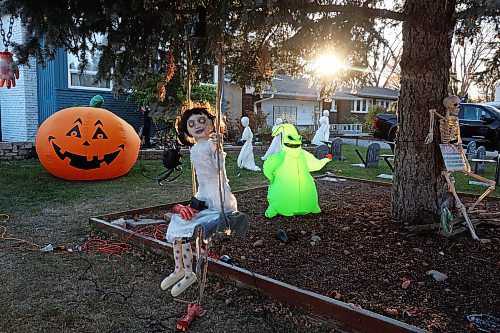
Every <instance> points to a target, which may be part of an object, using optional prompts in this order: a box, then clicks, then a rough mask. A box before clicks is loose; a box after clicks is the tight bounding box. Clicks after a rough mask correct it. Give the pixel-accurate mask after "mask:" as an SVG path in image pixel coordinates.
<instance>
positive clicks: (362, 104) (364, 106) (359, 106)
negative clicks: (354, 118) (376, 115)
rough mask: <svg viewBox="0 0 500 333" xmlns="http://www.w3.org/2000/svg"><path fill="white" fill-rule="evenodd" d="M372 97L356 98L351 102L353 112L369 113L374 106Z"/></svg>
mask: <svg viewBox="0 0 500 333" xmlns="http://www.w3.org/2000/svg"><path fill="white" fill-rule="evenodd" d="M372 103H373V102H372V100H371V99H364V98H360V99H355V100H353V101H352V102H351V112H352V113H367V112H368V111H369V108H370V106H372Z"/></svg>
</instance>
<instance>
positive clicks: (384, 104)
mask: <svg viewBox="0 0 500 333" xmlns="http://www.w3.org/2000/svg"><path fill="white" fill-rule="evenodd" d="M391 102H392V101H388V100H385V99H377V100H376V101H375V105H379V106H381V107H383V108H386V109H387V108H388V107H389V104H391Z"/></svg>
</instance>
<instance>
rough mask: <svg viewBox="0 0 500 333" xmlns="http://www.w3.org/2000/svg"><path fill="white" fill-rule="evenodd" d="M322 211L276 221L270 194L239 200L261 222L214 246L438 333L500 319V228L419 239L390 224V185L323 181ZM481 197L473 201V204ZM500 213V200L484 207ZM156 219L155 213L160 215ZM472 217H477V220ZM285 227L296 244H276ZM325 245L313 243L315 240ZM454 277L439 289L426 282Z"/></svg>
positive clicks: (260, 269)
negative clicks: (482, 318)
mask: <svg viewBox="0 0 500 333" xmlns="http://www.w3.org/2000/svg"><path fill="white" fill-rule="evenodd" d="M317 188H318V194H319V202H320V207H321V209H322V212H321V213H320V214H316V215H306V216H296V217H281V216H278V217H275V218H273V219H267V218H265V217H264V211H265V209H266V207H267V199H266V195H267V191H266V189H258V190H252V191H248V192H243V193H239V194H237V195H236V196H237V199H238V207H239V209H240V210H241V211H243V212H245V213H247V214H248V215H249V217H250V219H251V228H250V231H249V234H248V237H247V238H246V239H241V238H238V237H226V238H222V239H219V240H218V241H216V242H214V244H215V250H216V253H217V255H219V256H221V255H228V256H229V257H230V258H232V260H233V261H234V262H235V263H236V265H238V266H240V267H243V268H246V269H249V270H251V271H254V272H256V273H260V274H263V275H267V276H270V277H272V278H274V279H277V280H280V281H284V282H287V283H290V284H293V285H296V286H298V287H300V288H303V289H307V290H311V291H314V292H317V293H320V294H322V295H325V296H328V297H331V298H335V299H338V300H340V301H343V302H346V303H351V304H354V305H357V306H359V307H361V308H364V309H367V310H370V311H374V312H376V313H379V314H382V315H385V316H388V317H391V318H394V319H397V320H400V321H402V322H405V323H408V324H412V325H414V326H417V327H420V328H422V329H425V330H428V331H431V332H466V331H475V328H474V326H473V325H472V324H471V323H470V322H469V321H468V320H467V315H470V314H478V313H479V314H487V315H490V316H494V317H496V318H500V279H499V278H498V272H500V259H499V258H500V257H499V255H498V250H499V248H500V247H499V245H500V228H499V223H498V222H497V223H496V225H492V224H481V225H479V226H477V227H476V232H477V234H478V236H479V237H480V238H487V239H489V240H490V241H489V242H488V243H486V244H480V243H479V242H477V241H474V240H473V239H472V238H471V236H470V233H469V232H468V231H466V232H462V233H460V234H458V235H455V236H453V237H451V238H447V237H444V236H442V235H439V234H437V233H425V234H422V233H420V234H414V233H411V232H408V231H407V229H405V226H404V225H401V224H397V223H396V222H394V221H392V220H391V218H390V187H389V186H384V185H379V184H374V183H366V182H358V181H353V180H347V181H344V182H332V181H330V180H327V179H323V180H318V182H317ZM472 200H475V197H464V198H463V202H464V203H472V202H473V201H472ZM478 208H479V209H480V210H483V211H487V212H490V213H494V212H496V213H498V212H500V200H498V199H487V200H485V201H484V203H482V204H480V206H479V207H478ZM152 215H154V214H152ZM471 216H472V217H476V216H477V215H474V214H472V215H471ZM278 228H280V229H283V230H284V231H285V232H286V234H287V236H288V238H289V240H290V242H289V243H288V244H287V245H285V244H283V243H281V242H280V241H279V240H278V239H277V238H276V237H275V231H276V229H278ZM312 236H318V237H319V238H320V241H319V242H318V243H316V244H315V245H312V244H311V237H312ZM431 270H435V271H439V272H441V273H444V274H446V275H447V279H446V280H444V281H440V282H438V281H436V280H434V278H433V277H432V276H431V275H429V274H426V272H428V271H431Z"/></svg>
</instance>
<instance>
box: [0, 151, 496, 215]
mask: <svg viewBox="0 0 500 333" xmlns="http://www.w3.org/2000/svg"><path fill="white" fill-rule="evenodd" d="M354 148H358V149H359V151H360V152H361V154H362V156H364V155H365V154H366V147H355V146H352V145H344V146H343V155H344V156H345V158H346V160H344V161H334V162H331V163H329V164H328V165H327V170H328V171H333V170H341V172H340V173H336V174H337V175H339V176H345V177H355V178H362V179H372V180H377V181H383V182H390V180H387V179H381V178H377V175H379V174H381V173H385V174H391V171H390V169H389V167H388V166H387V165H386V163H385V162H384V161H383V160H382V159H381V161H380V166H379V167H378V168H368V169H366V168H360V167H355V166H351V164H352V163H360V162H361V161H360V160H359V158H358V156H357V155H356V153H355V151H354ZM390 153H391V151H390V150H389V149H387V150H384V149H382V151H381V154H390ZM236 158H237V155H236V154H228V157H227V162H226V165H227V174H228V178H229V179H230V185H231V187H232V189H233V191H238V190H241V189H244V188H250V187H257V186H264V185H266V184H267V181H266V179H265V177H264V176H263V175H262V173H260V172H252V171H248V170H241V169H238V168H237V167H236ZM255 161H256V163H257V165H259V166H261V167H262V164H263V163H262V161H261V159H260V155H256V158H255ZM141 170H142V171H144V172H146V173H147V174H149V175H156V174H158V173H160V172H161V171H163V166H162V164H161V161H159V160H154V161H151V160H139V161H138V162H137V164H136V165H135V166H134V168H133V169H132V170H131V172H130V173H128V174H127V175H126V176H124V177H120V178H117V179H112V180H105V181H87V182H84V181H66V180H63V179H59V178H56V177H54V176H52V175H51V174H49V173H48V172H47V171H46V170H45V169H44V168H43V167H42V166H41V165H40V163H39V162H38V160H23V161H8V162H1V163H0V175H1V176H0V179H1V186H0V213H1V212H8V211H9V212H21V211H26V210H29V211H30V213H35V214H36V212H38V211H40V210H41V209H44V208H46V207H48V206H50V205H53V206H54V205H61V204H62V205H74V204H78V203H79V202H81V201H86V199H90V198H94V199H96V198H102V201H100V202H101V203H102V205H101V204H99V203H98V204H93V206H94V208H95V212H96V213H105V212H109V211H110V209H111V210H116V209H118V207H121V208H122V209H124V210H125V209H128V208H136V207H144V206H150V205H157V204H162V203H165V202H173V201H181V200H185V199H188V198H189V194H190V189H191V172H190V168H189V163H184V172H183V174H182V176H181V177H180V178H178V179H177V180H175V181H174V182H172V183H166V184H165V186H158V185H157V184H156V182H155V181H154V180H150V179H147V178H145V177H143V176H142V174H141V172H140V171H141ZM494 171H495V170H494V166H493V165H491V164H489V165H487V170H486V173H485V174H484V176H485V177H487V178H490V179H493V178H494ZM469 180H471V178H470V177H466V176H465V175H462V174H457V176H456V181H457V189H458V190H459V191H463V192H468V193H474V194H480V193H482V192H484V191H485V189H486V188H485V187H483V186H477V185H469V184H468V181H469ZM492 196H497V197H500V190H499V189H498V188H497V189H496V190H495V192H493V193H492ZM107 197H112V198H113V202H112V203H110V202H109V201H107V200H106V198H107ZM115 204H116V205H115ZM110 206H111V207H110Z"/></svg>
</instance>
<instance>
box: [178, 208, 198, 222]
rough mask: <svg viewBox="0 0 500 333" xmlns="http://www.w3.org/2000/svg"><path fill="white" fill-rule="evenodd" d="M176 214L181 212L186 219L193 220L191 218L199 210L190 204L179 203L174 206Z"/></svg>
mask: <svg viewBox="0 0 500 333" xmlns="http://www.w3.org/2000/svg"><path fill="white" fill-rule="evenodd" d="M172 211H173V212H174V213H175V214H179V215H180V216H181V217H182V218H183V219H184V220H188V221H191V218H192V217H193V216H194V215H195V214H196V213H198V211H197V210H196V209H194V208H191V207H190V206H184V205H181V204H177V205H175V206H174V207H173V208H172Z"/></svg>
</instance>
